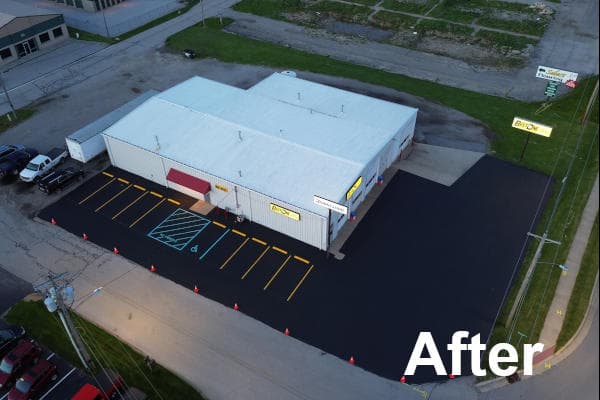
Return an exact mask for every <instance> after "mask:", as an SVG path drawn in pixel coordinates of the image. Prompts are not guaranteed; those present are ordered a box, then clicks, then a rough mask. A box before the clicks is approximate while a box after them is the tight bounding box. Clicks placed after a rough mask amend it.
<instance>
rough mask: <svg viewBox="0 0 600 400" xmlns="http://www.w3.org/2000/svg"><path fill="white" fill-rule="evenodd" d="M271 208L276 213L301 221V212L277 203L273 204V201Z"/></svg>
mask: <svg viewBox="0 0 600 400" xmlns="http://www.w3.org/2000/svg"><path fill="white" fill-rule="evenodd" d="M270 208H271V211H273V212H274V213H277V214H281V215H283V216H285V217H288V218H291V219H293V220H295V221H300V214H298V213H297V212H294V211H292V210H288V209H287V208H284V207H281V206H278V205H277V204H273V203H271V205H270Z"/></svg>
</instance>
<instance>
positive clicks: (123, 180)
mask: <svg viewBox="0 0 600 400" xmlns="http://www.w3.org/2000/svg"><path fill="white" fill-rule="evenodd" d="M117 180H118V181H119V182H123V183H124V184H126V185H129V181H126V180H125V179H123V178H117Z"/></svg>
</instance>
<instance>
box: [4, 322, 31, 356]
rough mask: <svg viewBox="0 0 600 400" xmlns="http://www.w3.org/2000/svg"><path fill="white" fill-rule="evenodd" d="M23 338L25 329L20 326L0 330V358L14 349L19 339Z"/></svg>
mask: <svg viewBox="0 0 600 400" xmlns="http://www.w3.org/2000/svg"><path fill="white" fill-rule="evenodd" d="M24 337H25V328H23V327H21V326H7V327H6V328H4V329H0V357H4V356H5V355H6V354H7V353H8V352H9V351H11V350H12V349H14V348H15V346H16V345H17V344H18V343H19V341H20V340H21V339H23V338H24Z"/></svg>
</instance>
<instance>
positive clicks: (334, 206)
mask: <svg viewBox="0 0 600 400" xmlns="http://www.w3.org/2000/svg"><path fill="white" fill-rule="evenodd" d="M313 202H314V203H315V204H316V205H318V206H321V207H325V208H328V209H330V210H332V211H335V212H338V213H340V214H344V215H346V214H348V207H346V206H343V205H341V204H338V203H334V202H333V201H330V200H327V199H324V198H322V197H319V196H313Z"/></svg>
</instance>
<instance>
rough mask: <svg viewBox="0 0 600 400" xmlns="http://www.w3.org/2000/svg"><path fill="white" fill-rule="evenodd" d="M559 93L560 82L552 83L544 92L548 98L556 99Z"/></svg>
mask: <svg viewBox="0 0 600 400" xmlns="http://www.w3.org/2000/svg"><path fill="white" fill-rule="evenodd" d="M557 91H558V82H556V81H550V82H548V84H547V85H546V90H545V91H544V94H545V95H546V97H554V96H556V92H557Z"/></svg>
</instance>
